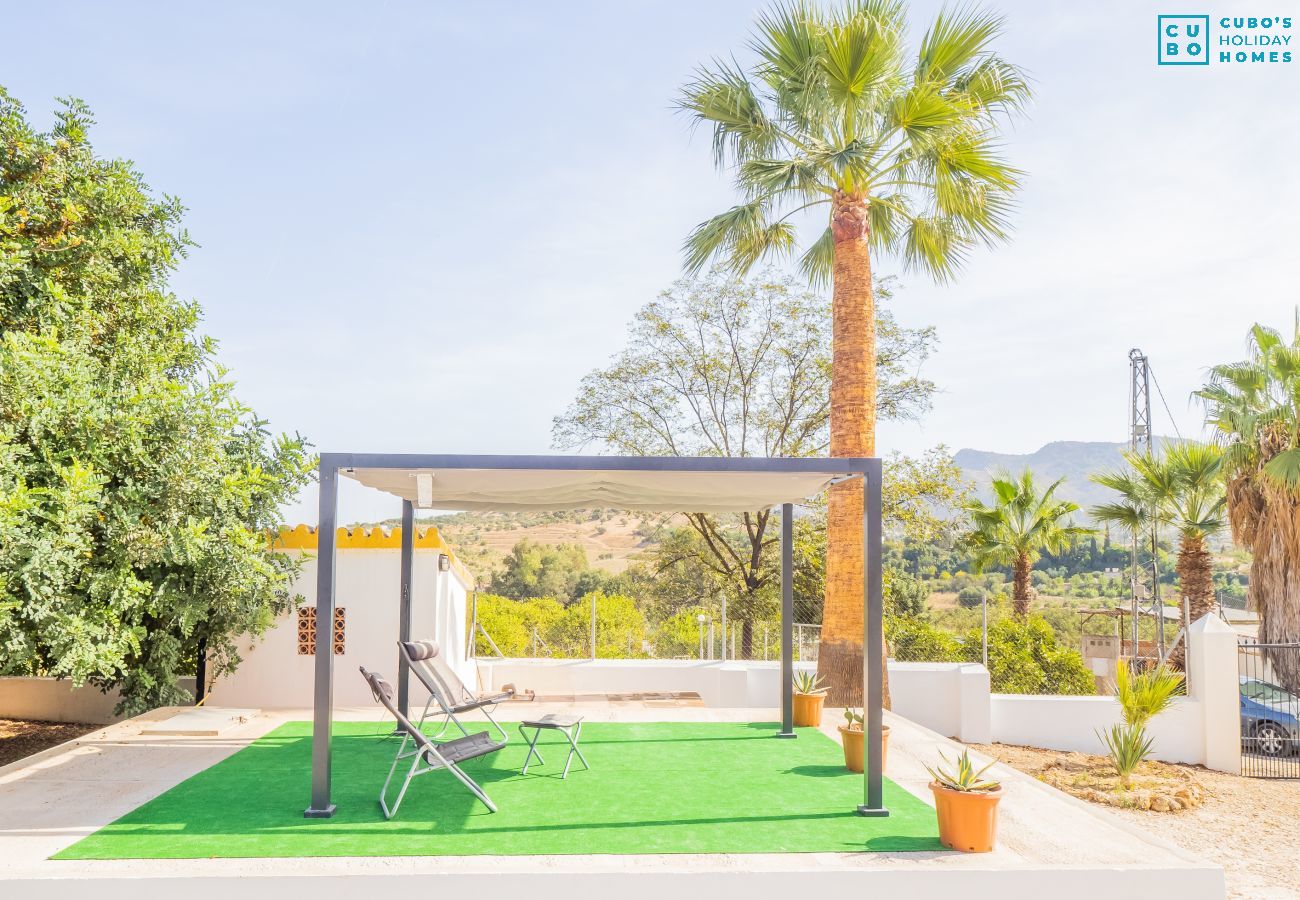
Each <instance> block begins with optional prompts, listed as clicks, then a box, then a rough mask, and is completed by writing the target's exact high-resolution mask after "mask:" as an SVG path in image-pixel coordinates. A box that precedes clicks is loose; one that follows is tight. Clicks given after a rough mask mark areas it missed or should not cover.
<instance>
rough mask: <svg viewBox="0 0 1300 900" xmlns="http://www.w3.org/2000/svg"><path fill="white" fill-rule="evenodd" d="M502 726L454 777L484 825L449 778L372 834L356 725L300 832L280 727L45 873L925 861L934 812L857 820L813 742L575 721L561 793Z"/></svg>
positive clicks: (307, 743)
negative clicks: (230, 864)
mask: <svg viewBox="0 0 1300 900" xmlns="http://www.w3.org/2000/svg"><path fill="white" fill-rule="evenodd" d="M507 727H508V728H510V729H511V732H512V735H511V741H510V743H509V744H508V745H507V746H506V747H505V749H503V750H501V751H500V752H497V753H493V754H491V755H489V756H487V757H482V758H479V759H476V760H472V761H470V762H469V763H467V764H465V767H464V768H465V770H466V771H467V772H468V773H469V774H470V775H471V777H473V778H474V779H475V780H477V781H478V782H479V783H480V784H481V785H482V786H483V787H484V789H485V790H486V791H487V793H488V795H489V796H490V797H492V799H493V800H494V801H495V802H496V804H497V806H498V808H499V809H500V812H498V813H496V814H492V813H490V812H488V810H487V809H486V807H484V806H483V805H482V804H481V803H479V802H478V801H477V800H476V799H474V797H473V796H472V795H471V794H470V793H469V792H468V791H466V790H465V789H464V788H463V787H462V786H461V785H460V783H459V782H457V781H455V780H454V778H453V777H452V775H451V774H450V773H448V772H435V773H432V774H429V775H423V776H420V777H417V778H416V779H415V780H414V781H413V782H412V783H411V787H410V789H409V790H408V791H407V794H406V799H405V800H404V802H403V803H402V806H401V809H400V810H399V812H398V815H397V817H396V818H395V819H392V820H390V821H385V819H384V817H383V815H382V814H381V812H380V810H379V805H378V803H377V802H376V798H377V797H378V793H379V787H380V785H381V784H383V781H384V777H385V775H387V774H388V767H389V765H390V763H391V761H392V757H393V754H394V753H395V751H396V748H397V744H398V740H397V739H396V738H392V737H389V736H388V735H387V732H388V729H389V727H388V726H386V725H380V724H376V723H373V722H372V723H337V724H335V726H334V802H335V803H336V804H337V806H338V812H337V813H336V814H335V815H334V817H333V818H331V819H304V818H303V815H302V811H303V808H304V807H305V806H306V803H307V799H308V795H309V783H310V768H311V738H310V733H311V729H310V725H309V723H306V722H291V723H288V724H285V725H282V726H281V727H279V728H277V729H276V730H275V731H273V732H271V733H270V734H268V735H267V736H266V737H263V738H261V739H260V740H257V741H255V742H254V743H253V744H251V745H250V746H248V747H246V748H244V749H243V750H240V751H239V752H238V753H236V754H234V755H233V756H231V757H229V758H227V759H225V760H223V761H222V762H220V763H217V764H216V765H214V766H212V767H211V768H210V769H207V770H205V771H203V772H200V773H198V774H197V775H195V776H194V777H192V778H190V779H189V780H187V781H184V782H182V783H181V784H179V785H177V786H176V787H174V788H172V789H171V790H169V791H167V792H166V793H164V794H162V795H160V796H159V797H157V798H155V799H154V800H151V801H149V802H148V803H146V804H144V805H143V806H141V807H139V808H137V809H135V810H134V811H132V812H130V813H128V814H127V815H125V816H123V817H122V818H120V819H118V820H117V821H116V822H113V823H112V824H110V825H107V826H105V827H104V828H102V829H100V830H99V831H97V832H95V833H94V834H92V835H90V836H89V837H86V838H85V839H83V840H81V841H79V842H78V843H76V844H73V845H72V846H71V847H69V848H68V849H66V850H64V851H62V852H60V853H58V854H57V855H56V856H55V857H54V858H55V859H190V858H198V857H306V856H468V855H484V854H490V855H511V856H515V855H531V854H571V853H601V854H626V853H778V852H815V851H818V852H821V851H837V852H847V851H862V850H876V851H880V850H939V849H941V847H940V845H939V841H938V838H937V833H936V828H935V817H934V810H933V809H931V808H930V807H929V806H927V805H925V804H924V803H922V802H921V801H920V800H918V799H916V798H915V797H913V796H912V795H911V794H908V793H907V792H906V791H904V790H902V789H901V788H899V787H898V786H897V785H895V784H894V783H893V782H891V781H888V780H886V781H885V804H886V806H887V807H889V809H890V812H891V815H890V816H889V817H887V818H864V817H862V816H859V815H857V814H856V813H855V811H854V810H855V808H856V806H857V805H858V804H859V803H861V802H862V777H861V776H860V775H852V774H850V773H849V772H848V771H847V770H846V769H845V768H844V758H843V753H842V751H841V750H840V747H839V745H838V744H837V743H836V742H835V741H833V740H831V739H830V738H829V737H827V736H826V735H824V734H822V733H821V732H820V731H817V730H816V729H800V730H799V737H798V739H796V740H778V739H776V738H774V737H773V735H774V733H775V726H774V725H768V724H752V723H715V722H710V723H680V722H672V723H670V722H654V723H604V722H592V723H589V724H587V725H585V726H584V728H583V731H582V741H581V746H582V749H583V752H584V753H585V754H586V756H587V758H588V759H589V760H590V761H591V770H590V771H584V770H583V769H582V767H581V764H580V763H579V762H578V761H577V760H576V759H575V760H574V765H573V769H572V770H571V771H570V773H569V777H568V779H567V780H564V781H562V780H561V779H560V777H559V773H560V771H561V769H562V768H563V764H564V756H565V752H564V751H565V750H566V749H567V745H566V744H563V743H562V741H563V737H562V736H561V735H559V734H555V733H548V732H543V734H542V739H541V741H540V742H539V745H538V746H539V747H540V748H541V749H542V750H543V751H544V754H545V757H546V765H544V766H537V765H536V764H535V763H534V765H533V766H532V767H530V768H529V770H528V774H527V775H520V774H519V767H520V765H521V764H522V763H523V759H524V753H525V748H524V743H523V741H522V740H520V739H518V737H517V734H516V733H515V732H514V729H513V726H507ZM557 742H560V743H557ZM397 780H398V779H395V781H397ZM399 783H400V782H399ZM391 797H392V794H390V798H391Z"/></svg>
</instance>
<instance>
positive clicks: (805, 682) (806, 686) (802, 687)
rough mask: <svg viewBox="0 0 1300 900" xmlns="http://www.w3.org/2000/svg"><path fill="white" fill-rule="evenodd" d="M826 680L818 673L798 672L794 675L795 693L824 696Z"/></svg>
mask: <svg viewBox="0 0 1300 900" xmlns="http://www.w3.org/2000/svg"><path fill="white" fill-rule="evenodd" d="M823 681H824V679H823V678H822V677H821V676H820V675H818V674H817V673H816V672H806V671H802V670H801V671H798V672H795V673H794V692H795V693H796V694H824V693H826V688H824V687H822V682H823Z"/></svg>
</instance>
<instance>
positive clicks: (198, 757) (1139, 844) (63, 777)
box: [0, 699, 1224, 900]
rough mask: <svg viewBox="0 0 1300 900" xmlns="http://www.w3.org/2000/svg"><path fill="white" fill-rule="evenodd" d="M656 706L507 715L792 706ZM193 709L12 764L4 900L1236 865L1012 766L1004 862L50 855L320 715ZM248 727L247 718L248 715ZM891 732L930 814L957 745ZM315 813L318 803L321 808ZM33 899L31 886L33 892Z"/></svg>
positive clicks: (623, 716)
mask: <svg viewBox="0 0 1300 900" xmlns="http://www.w3.org/2000/svg"><path fill="white" fill-rule="evenodd" d="M651 703H653V701H652V700H649V699H647V700H641V701H635V700H626V699H619V700H613V701H611V700H582V701H576V700H575V701H572V702H570V703H563V702H559V701H558V700H557V701H548V702H546V703H541V702H535V703H526V702H525V703H510V704H506V705H504V706H503V707H501V709H500V711H499V712H500V715H499V718H501V719H505V720H510V721H514V720H518V719H522V718H527V717H532V716H534V715H536V714H537V713H538V712H539V711H551V710H555V709H564V710H573V711H581V713H582V715H584V716H586V717H587V718H588V719H590V720H592V721H613V722H618V721H629V722H630V721H665V720H671V721H773V720H775V719H776V718H777V715H776V711H775V710H762V709H707V708H700V707H693V706H685V705H683V706H678V707H674V708H672V709H665V708H663V707H661V706H654V705H651ZM543 707H545V709H544V710H543ZM175 712H176V711H175V710H156V711H154V712H153V713H150V714H149V715H148V716H146V717H142V718H137V719H132V720H129V721H127V722H122V723H119V724H117V725H112V726H109V727H107V728H104V729H102V730H100V731H97V732H93V733H91V734H88V735H86V736H84V737H82V738H80V739H78V740H76V741H73V742H70V743H69V744H65V745H62V746H60V747H56V748H52V749H51V750H48V751H45V752H44V753H41V754H38V755H37V756H34V757H29V758H28V759H26V760H22V761H20V762H18V763H14V764H12V765H10V766H7V767H5V768H2V769H0V896H14V897H17V896H38V897H40V898H41V900H51V898H59V897H65V896H66V897H77V898H81V900H84V898H85V897H94V898H96V900H115V898H118V897H121V898H132V900H138V898H142V897H145V898H153V897H159V898H161V897H164V896H166V897H175V896H183V897H185V900H206V898H208V897H212V898H223V900H229V898H230V897H231V896H232V895H238V896H239V897H240V898H241V900H260V898H262V897H266V898H272V897H276V898H281V897H283V896H285V894H286V892H288V891H292V892H294V893H295V894H296V893H298V892H301V891H310V892H311V894H312V895H313V897H314V898H333V897H339V898H345V897H346V898H352V900H355V898H357V897H359V896H362V895H364V894H366V893H373V892H375V891H380V890H382V891H385V892H392V891H398V890H404V889H409V890H415V891H419V892H421V893H426V892H432V891H438V892H441V894H442V896H446V897H457V896H460V895H462V894H463V895H464V896H472V897H474V898H475V900H484V898H497V897H500V898H503V900H504V898H507V897H509V898H511V900H517V898H519V897H521V896H526V897H530V898H535V897H541V898H548V897H551V896H555V897H560V896H563V897H564V898H565V900H585V898H591V900H597V898H601V900H608V898H609V897H610V896H611V894H615V893H616V894H618V895H619V900H639V898H641V897H645V898H647V900H649V898H652V897H653V898H656V900H662V898H663V897H664V896H665V894H672V895H674V900H686V898H693V897H701V898H703V897H709V898H713V900H716V898H717V897H719V896H725V895H726V894H728V893H737V892H743V893H744V895H745V896H746V898H747V900H749V898H766V897H773V898H776V897H781V898H785V900H789V898H792V897H798V898H800V900H802V896H805V895H807V894H808V893H809V892H810V891H816V892H818V893H822V892H825V895H826V896H828V897H829V896H830V895H832V894H834V893H839V892H844V891H849V892H863V891H869V892H871V893H872V895H876V892H878V891H888V892H891V893H893V894H895V895H896V896H900V897H905V898H907V900H924V898H929V897H936V898H939V897H942V898H952V897H955V896H971V897H984V896H988V897H998V898H999V900H1009V898H1018V897H1026V898H1029V897H1034V898H1041V897H1050V898H1051V900H1074V898H1079V900H1085V898H1086V900H1096V898H1097V897H1114V898H1122V897H1149V896H1165V895H1168V896H1177V897H1179V898H1180V900H1219V898H1222V897H1223V896H1224V879H1223V871H1222V869H1220V868H1219V867H1218V866H1215V865H1212V864H1210V863H1207V862H1204V861H1201V860H1198V859H1196V858H1194V857H1192V856H1190V855H1189V854H1187V853H1185V852H1184V851H1182V850H1180V849H1178V848H1177V847H1174V846H1172V845H1170V844H1166V843H1164V842H1162V841H1160V840H1158V839H1157V838H1155V837H1153V836H1151V835H1149V834H1146V833H1144V832H1142V831H1140V830H1138V829H1135V828H1133V827H1130V826H1129V825H1127V824H1126V823H1124V822H1122V821H1120V820H1119V819H1118V818H1117V817H1116V816H1113V815H1111V814H1110V813H1108V812H1107V811H1106V810H1104V809H1102V808H1100V807H1095V806H1091V805H1089V804H1085V803H1083V802H1082V801H1079V800H1076V799H1075V798H1073V797H1069V796H1067V795H1065V794H1063V793H1061V792H1059V791H1056V790H1055V789H1053V788H1050V787H1048V786H1047V785H1044V784H1042V783H1040V782H1038V781H1036V780H1035V779H1033V778H1031V777H1030V776H1028V775H1025V774H1023V773H1021V772H1018V771H1017V770H1015V769H1012V768H1010V767H1006V766H1002V765H998V766H996V767H995V768H994V769H993V770H992V772H993V773H994V774H995V775H996V777H998V778H999V779H1000V780H1001V781H1002V782H1003V785H1004V787H1005V789H1006V793H1005V796H1004V799H1003V801H1002V804H1001V821H1000V829H999V844H998V848H997V849H996V850H995V851H994V852H992V853H987V854H962V853H949V852H927V853H902V852H889V853H814V854H754V855H741V854H736V855H707V856H706V855H670V856H650V855H647V856H599V855H596V856H545V857H394V858H332V859H204V860H112V861H107V860H106V861H53V860H50V859H49V856H50V855H51V854H53V853H56V852H57V851H59V850H60V849H62V848H64V847H66V846H68V845H70V844H72V843H73V842H75V841H76V840H78V839H80V838H81V837H83V836H85V835H87V834H90V833H92V832H93V831H95V830H97V829H99V828H101V827H102V826H104V825H106V824H108V823H109V822H111V821H113V820H114V819H116V818H118V817H119V816H121V815H123V814H125V813H126V812H128V811H129V810H131V809H134V808H135V807H137V806H139V805H140V804H141V803H144V802H145V801H147V800H149V799H151V798H153V797H155V796H157V795H158V794H161V793H162V792H164V791H166V790H167V789H169V788H170V787H172V786H174V785H175V784H177V783H178V782H180V781H182V780H184V779H185V778H187V777H189V776H190V775H193V774H195V773H197V772H200V771H202V770H203V769H205V768H207V767H209V766H211V765H213V764H214V763H216V762H218V761H220V760H221V759H224V758H225V757H227V756H229V755H230V754H232V753H234V752H235V751H237V750H239V749H240V748H241V747H244V746H246V745H247V744H248V743H250V742H251V741H253V740H255V739H256V738H258V737H259V736H261V735H263V734H266V733H267V732H268V731H270V730H272V729H273V728H275V727H277V726H278V725H280V724H281V723H283V722H286V721H294V720H304V719H309V718H310V713H309V711H308V710H275V711H262V712H258V713H254V714H252V715H249V714H248V711H241V712H242V714H243V715H242V716H237V717H234V720H232V721H233V724H230V725H228V726H227V727H225V728H224V730H223V731H222V732H221V734H220V735H219V736H216V737H211V736H186V735H166V736H159V735H149V734H145V733H143V732H145V731H148V730H151V728H153V727H155V726H156V723H157V722H158V721H161V720H164V719H166V718H167V717H168V716H169V715H171V714H174V713H175ZM241 717H242V718H243V719H244V721H237V719H238V718H241ZM336 718H338V719H344V720H353V721H368V720H374V719H376V718H379V716H377V715H376V710H375V709H374V708H360V709H339V710H336ZM838 721H839V711H837V710H827V711H826V716H825V719H824V724H823V730H825V731H826V732H827V733H828V734H830V735H832V736H833V737H836V739H838V734H837V733H836V725H837V724H838ZM886 722H887V724H889V725H890V727H891V737H890V747H889V760H888V769H887V772H886V774H887V775H888V776H889V777H890V778H891V779H892V780H894V781H895V782H896V783H898V784H899V785H900V786H902V787H903V788H904V789H906V790H908V791H910V792H911V793H913V794H915V795H916V796H918V797H921V798H922V799H923V800H925V801H926V802H927V803H932V799H931V796H930V792H929V790H928V788H927V783H928V781H929V777H928V775H927V774H926V771H925V768H924V763H925V762H933V761H934V760H936V759H937V758H938V752H939V751H940V750H941V749H942V750H944V751H945V752H947V753H949V754H950V755H951V754H952V753H954V752H959V748H958V747H957V746H956V745H954V744H953V743H952V742H951V741H949V740H947V739H946V738H943V737H941V736H939V735H937V734H934V733H933V732H930V731H927V730H926V729H924V728H921V727H920V726H917V725H915V724H913V723H911V722H908V721H906V720H904V719H900V718H898V717H895V716H888V715H887V719H886ZM303 799H304V805H305V803H306V799H307V798H306V797H304V798H303ZM25 892H26V893H25Z"/></svg>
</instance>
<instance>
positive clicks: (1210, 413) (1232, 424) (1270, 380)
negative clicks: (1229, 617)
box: [1196, 311, 1300, 692]
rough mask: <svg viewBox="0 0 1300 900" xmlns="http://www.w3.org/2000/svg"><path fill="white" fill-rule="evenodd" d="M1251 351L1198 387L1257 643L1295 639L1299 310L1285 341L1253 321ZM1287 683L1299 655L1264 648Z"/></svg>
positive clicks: (1294, 679) (1299, 681)
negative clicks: (1244, 565)
mask: <svg viewBox="0 0 1300 900" xmlns="http://www.w3.org/2000/svg"><path fill="white" fill-rule="evenodd" d="M1249 352H1250V355H1249V358H1247V359H1245V360H1243V361H1241V362H1235V363H1228V364H1226V365H1221V366H1215V367H1214V368H1212V369H1211V370H1210V379H1209V382H1208V383H1207V384H1206V385H1205V387H1203V388H1202V389H1201V390H1199V391H1197V392H1196V394H1197V396H1199V397H1200V398H1201V399H1202V400H1203V401H1204V402H1205V408H1206V423H1207V424H1208V425H1209V426H1210V427H1211V428H1213V429H1214V431H1215V437H1216V439H1217V442H1218V444H1219V445H1220V446H1221V447H1222V448H1223V477H1224V480H1225V481H1226V482H1227V491H1228V522H1229V524H1230V525H1231V526H1232V536H1233V539H1234V540H1236V541H1237V542H1238V543H1240V544H1243V545H1244V546H1245V547H1247V548H1248V549H1249V550H1250V552H1251V564H1250V585H1249V586H1248V587H1247V592H1246V599H1247V601H1248V602H1249V604H1250V607H1251V608H1252V609H1254V610H1256V611H1257V612H1258V613H1259V639H1260V642H1261V643H1265V644H1274V643H1290V642H1295V641H1300V399H1298V398H1300V311H1298V312H1297V314H1296V325H1295V331H1294V333H1293V335H1292V338H1291V340H1290V341H1289V342H1288V341H1287V340H1286V339H1285V338H1283V337H1282V335H1281V334H1280V333H1278V332H1277V331H1275V330H1273V329H1272V328H1266V327H1264V326H1262V325H1255V326H1254V327H1253V328H1252V329H1251V333H1250V340H1249ZM1265 653H1266V655H1267V656H1268V657H1269V660H1270V662H1271V663H1272V665H1273V671H1274V672H1275V673H1276V674H1277V677H1278V678H1279V680H1281V682H1282V683H1283V685H1284V686H1286V688H1287V689H1288V690H1290V691H1297V692H1300V658H1298V656H1297V654H1293V653H1271V652H1269V651H1267V650H1266V651H1265Z"/></svg>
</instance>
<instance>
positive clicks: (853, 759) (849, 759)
mask: <svg viewBox="0 0 1300 900" xmlns="http://www.w3.org/2000/svg"><path fill="white" fill-rule="evenodd" d="M840 742H841V743H842V744H843V745H844V765H845V766H847V767H848V769H849V771H850V772H858V773H861V772H862V770H863V769H864V768H866V760H867V753H866V747H867V741H866V732H864V731H861V730H859V729H857V728H845V727H844V726H843V725H841V726H840ZM888 765H889V726H888V725H885V726H883V727H882V728H881V733H880V771H882V772H883V771H885V767H886V766H888Z"/></svg>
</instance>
